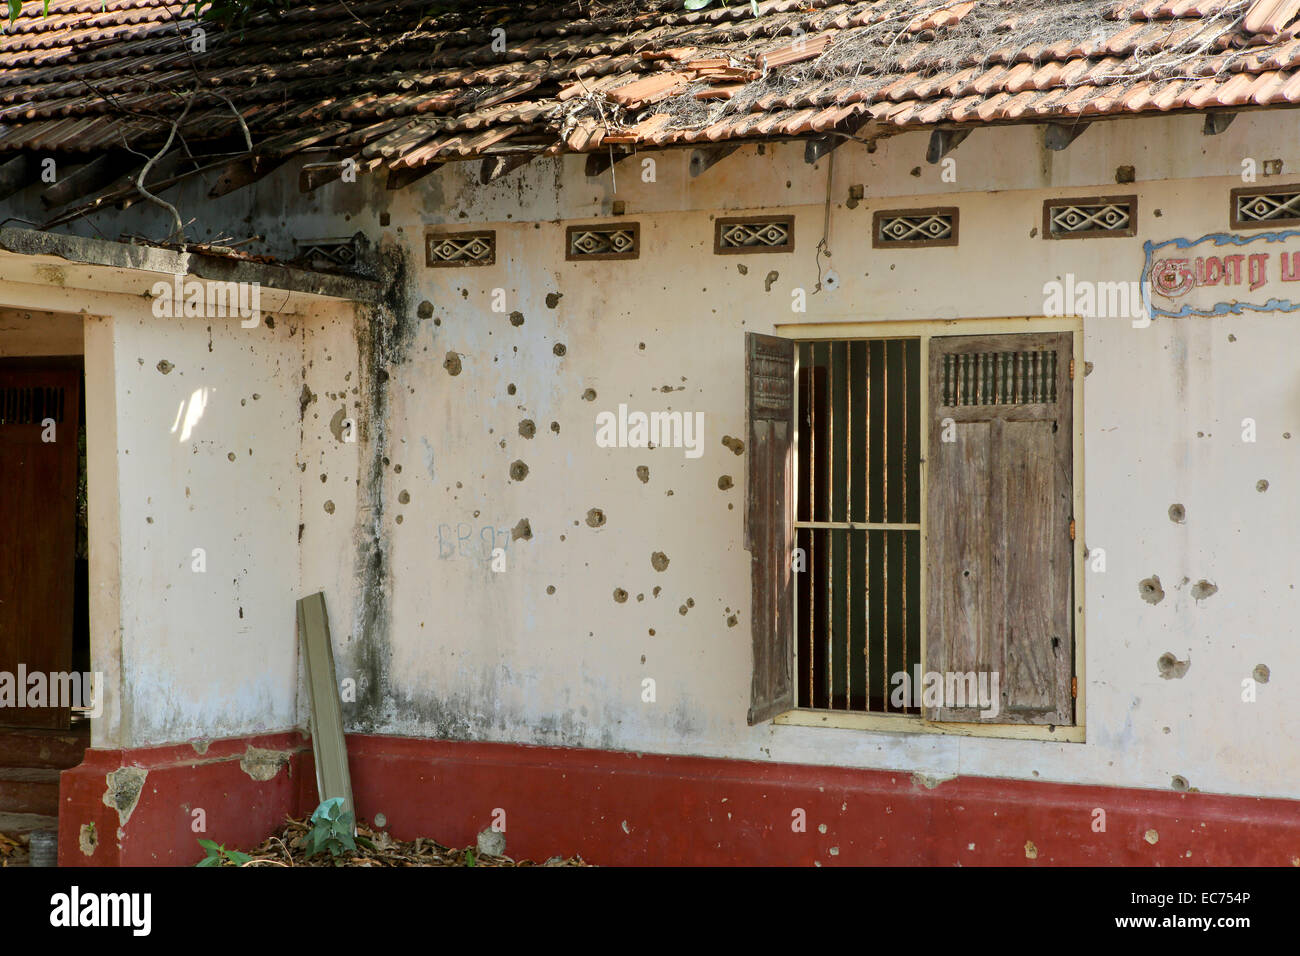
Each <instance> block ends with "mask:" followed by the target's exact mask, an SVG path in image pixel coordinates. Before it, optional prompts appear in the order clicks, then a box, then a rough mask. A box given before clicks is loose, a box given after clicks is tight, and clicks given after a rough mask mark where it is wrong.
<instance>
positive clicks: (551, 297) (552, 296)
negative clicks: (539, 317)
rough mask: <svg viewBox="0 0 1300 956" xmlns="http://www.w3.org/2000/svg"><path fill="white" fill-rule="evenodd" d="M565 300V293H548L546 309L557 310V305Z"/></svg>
mask: <svg viewBox="0 0 1300 956" xmlns="http://www.w3.org/2000/svg"><path fill="white" fill-rule="evenodd" d="M563 298H564V293H563V292H548V293H546V307H547V308H548V309H553V308H555V307H556V306H557V305H559V304H560V300H561V299H563Z"/></svg>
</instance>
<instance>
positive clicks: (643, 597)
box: [636, 591, 645, 601]
mask: <svg viewBox="0 0 1300 956" xmlns="http://www.w3.org/2000/svg"><path fill="white" fill-rule="evenodd" d="M636 599H637V600H638V601H644V600H645V592H644V591H643V592H641V593H640V594H638V595H637V596H636Z"/></svg>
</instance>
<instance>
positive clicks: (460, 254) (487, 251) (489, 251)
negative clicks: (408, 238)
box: [425, 232, 497, 266]
mask: <svg viewBox="0 0 1300 956" xmlns="http://www.w3.org/2000/svg"><path fill="white" fill-rule="evenodd" d="M496 258H497V235H496V233H495V232H455V233H442V234H437V233H433V234H430V235H428V236H426V237H425V263H426V264H427V265H430V266H490V265H492V264H493V263H495V262H496Z"/></svg>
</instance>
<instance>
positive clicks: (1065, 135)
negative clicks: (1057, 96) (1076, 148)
mask: <svg viewBox="0 0 1300 956" xmlns="http://www.w3.org/2000/svg"><path fill="white" fill-rule="evenodd" d="M1091 125H1092V124H1091V123H1087V122H1078V123H1068V124H1067V123H1048V124H1047V130H1046V132H1045V133H1044V134H1043V142H1044V144H1045V145H1046V146H1047V148H1048V149H1050V150H1053V151H1054V152H1060V151H1061V150H1063V149H1065V148H1066V147H1068V146H1069V145H1070V144H1071V143H1073V142H1074V141H1075V140H1076V139H1078V138H1079V137H1080V136H1082V135H1083V134H1084V131H1085V130H1087V128H1088V127H1089V126H1091Z"/></svg>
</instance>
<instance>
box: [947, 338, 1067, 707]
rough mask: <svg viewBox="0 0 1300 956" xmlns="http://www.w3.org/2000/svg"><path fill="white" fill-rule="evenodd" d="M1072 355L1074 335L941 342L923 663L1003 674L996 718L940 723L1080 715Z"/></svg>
mask: <svg viewBox="0 0 1300 956" xmlns="http://www.w3.org/2000/svg"><path fill="white" fill-rule="evenodd" d="M1071 358H1072V348H1071V336H1070V334H1069V333H1044V334H1034V335H986V336H952V337H946V336H945V337H938V338H933V339H931V340H930V442H929V446H930V447H929V455H928V457H927V466H928V495H927V505H926V506H927V515H928V521H927V525H928V527H927V539H928V542H927V549H926V563H927V566H928V578H927V581H928V585H927V587H928V595H929V598H928V601H927V606H926V641H927V643H926V670H927V671H931V672H937V673H938V674H940V675H942V676H943V678H944V686H945V689H947V688H948V686H949V675H967V674H971V673H972V672H973V673H974V674H975V675H976V677H977V681H978V677H979V675H980V674H985V675H988V676H986V677H985V680H986V681H988V684H987V685H986V686H988V687H989V689H990V690H991V683H992V677H991V675H992V674H994V673H996V674H997V675H998V683H999V688H998V689H999V694H998V698H999V699H998V713H997V715H996V716H990V717H984V718H981V716H980V712H981V707H980V706H978V701H974V702H972V701H971V700H970V698H969V697H967V706H964V707H959V706H952V705H953V704H954V703H956V701H955V700H954V699H953V698H952V697H948V696H946V697H945V699H944V701H943V704H944V705H943V706H941V707H931V706H927V707H926V715H927V716H928V717H929V718H930V719H932V720H947V721H973V722H976V723H980V722H983V723H1019V724H1064V725H1068V724H1072V723H1074V701H1073V688H1072V677H1073V674H1074V640H1073V637H1074V628H1073V621H1074V615H1073V613H1072V603H1073V580H1074V575H1073V553H1074V547H1073V543H1072V540H1071V534H1072V520H1071V519H1072V511H1073V500H1074V499H1073V461H1072V458H1073V453H1072V447H1073V442H1072V436H1073V434H1074V428H1073V425H1074V423H1073V407H1074V406H1073V400H1072V392H1071V389H1072V384H1073V383H1072V381H1071V375H1070V369H1071ZM959 684H960V686H961V688H962V689H963V690H966V689H969V686H970V684H969V680H968V679H962V678H955V679H954V681H953V687H954V689H955V688H956V687H957V686H958V685H959ZM972 704H974V706H972Z"/></svg>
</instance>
